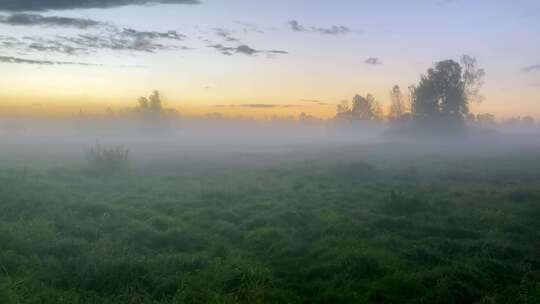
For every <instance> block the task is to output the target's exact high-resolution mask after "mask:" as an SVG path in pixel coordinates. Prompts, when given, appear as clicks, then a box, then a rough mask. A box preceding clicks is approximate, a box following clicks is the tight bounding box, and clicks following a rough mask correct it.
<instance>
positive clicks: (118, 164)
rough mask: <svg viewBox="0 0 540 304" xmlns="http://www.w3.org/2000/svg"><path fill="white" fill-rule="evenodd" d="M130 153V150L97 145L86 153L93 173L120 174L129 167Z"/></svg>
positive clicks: (89, 168)
mask: <svg viewBox="0 0 540 304" xmlns="http://www.w3.org/2000/svg"><path fill="white" fill-rule="evenodd" d="M129 157H130V151H129V149H128V148H124V147H121V146H118V147H103V146H101V145H100V144H96V145H95V146H94V147H91V148H90V149H88V150H87V151H86V161H87V162H88V170H89V171H90V172H92V173H118V172H123V171H125V170H127V169H128V167H129Z"/></svg>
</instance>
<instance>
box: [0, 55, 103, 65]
mask: <svg viewBox="0 0 540 304" xmlns="http://www.w3.org/2000/svg"><path fill="white" fill-rule="evenodd" d="M0 63H19V64H34V65H83V66H101V64H93V63H85V62H71V61H50V60H36V59H25V58H19V57H11V56H0Z"/></svg>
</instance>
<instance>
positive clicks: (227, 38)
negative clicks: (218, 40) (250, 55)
mask: <svg viewBox="0 0 540 304" xmlns="http://www.w3.org/2000/svg"><path fill="white" fill-rule="evenodd" d="M214 31H215V33H216V35H218V36H220V37H222V38H223V39H224V40H225V41H227V42H240V39H238V38H236V37H233V36H232V34H231V32H229V31H228V30H226V29H224V28H219V27H218V28H214Z"/></svg>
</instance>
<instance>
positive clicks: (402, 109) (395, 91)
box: [388, 85, 407, 120]
mask: <svg viewBox="0 0 540 304" xmlns="http://www.w3.org/2000/svg"><path fill="white" fill-rule="evenodd" d="M406 112H407V107H406V105H405V102H404V100H403V93H401V89H400V88H399V86H398V85H395V86H394V87H393V88H392V90H391V91H390V107H389V113H388V117H389V118H390V119H391V120H399V119H400V118H401V117H402V116H403V115H404V114H405V113H406Z"/></svg>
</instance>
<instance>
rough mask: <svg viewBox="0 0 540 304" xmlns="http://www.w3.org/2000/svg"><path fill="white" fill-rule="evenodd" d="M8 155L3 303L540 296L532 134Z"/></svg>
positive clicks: (2, 171)
mask: <svg viewBox="0 0 540 304" xmlns="http://www.w3.org/2000/svg"><path fill="white" fill-rule="evenodd" d="M43 149H45V147H43ZM10 151H11V150H10V149H9V148H6V149H4V150H3V153H2V154H1V155H0V163H1V166H0V303H3V304H19V303H20V304H22V303H36V304H37V303H40V304H75V303H80V304H82V303H84V304H87V303H95V304H98V303H100V304H101V303H110V304H113V303H133V304H136V303H155V304H158V303H159V304H172V303H456V304H457V303H522V304H526V303H528V304H532V303H540V147H539V146H538V145H536V146H535V145H529V146H526V147H522V148H509V147H506V148H504V147H499V146H495V145H494V146H493V147H489V146H487V147H486V146H482V147H477V148H474V147H462V146H459V147H458V146H453V145H452V144H441V145H415V144H399V145H398V144H392V143H373V144H365V145H342V146H334V147H332V148H330V147H328V146H309V145H307V144H306V145H299V146H295V147H293V148H290V147H289V148H288V149H283V150H277V151H276V152H275V153H269V152H261V151H253V152H244V153H232V152H231V153H228V154H227V153H220V151H214V152H208V153H207V154H203V153H198V152H197V153H196V152H193V151H192V152H191V153H187V154H185V155H183V156H181V157H177V158H174V157H167V158H165V157H163V158H159V159H154V158H152V157H150V156H148V157H142V156H141V155H137V150H136V149H133V151H132V155H133V157H132V159H131V162H130V167H129V168H128V169H126V170H124V171H122V172H115V173H113V174H110V173H107V174H104V173H100V172H95V171H92V170H89V168H87V165H86V162H85V161H84V155H83V154H84V153H83V152H82V151H79V152H80V153H78V154H74V155H75V156H73V157H72V159H68V158H65V157H62V158H61V159H56V160H47V159H42V160H39V158H38V157H36V158H34V159H36V160H39V161H35V162H32V161H28V159H29V158H30V156H31V154H32V153H36V154H39V148H37V149H30V148H29V149H27V150H25V151H26V152H24V153H26V154H24V153H22V154H14V153H11V152H10ZM43 153H45V152H43ZM53 154H54V153H51V155H53ZM45 155H47V154H46V153H45ZM212 155H213V156H212ZM218 155H219V157H218ZM45 158H46V157H45ZM25 159H26V160H25ZM62 159H65V160H66V161H65V162H62ZM44 162H45V163H47V164H49V165H44Z"/></svg>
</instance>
